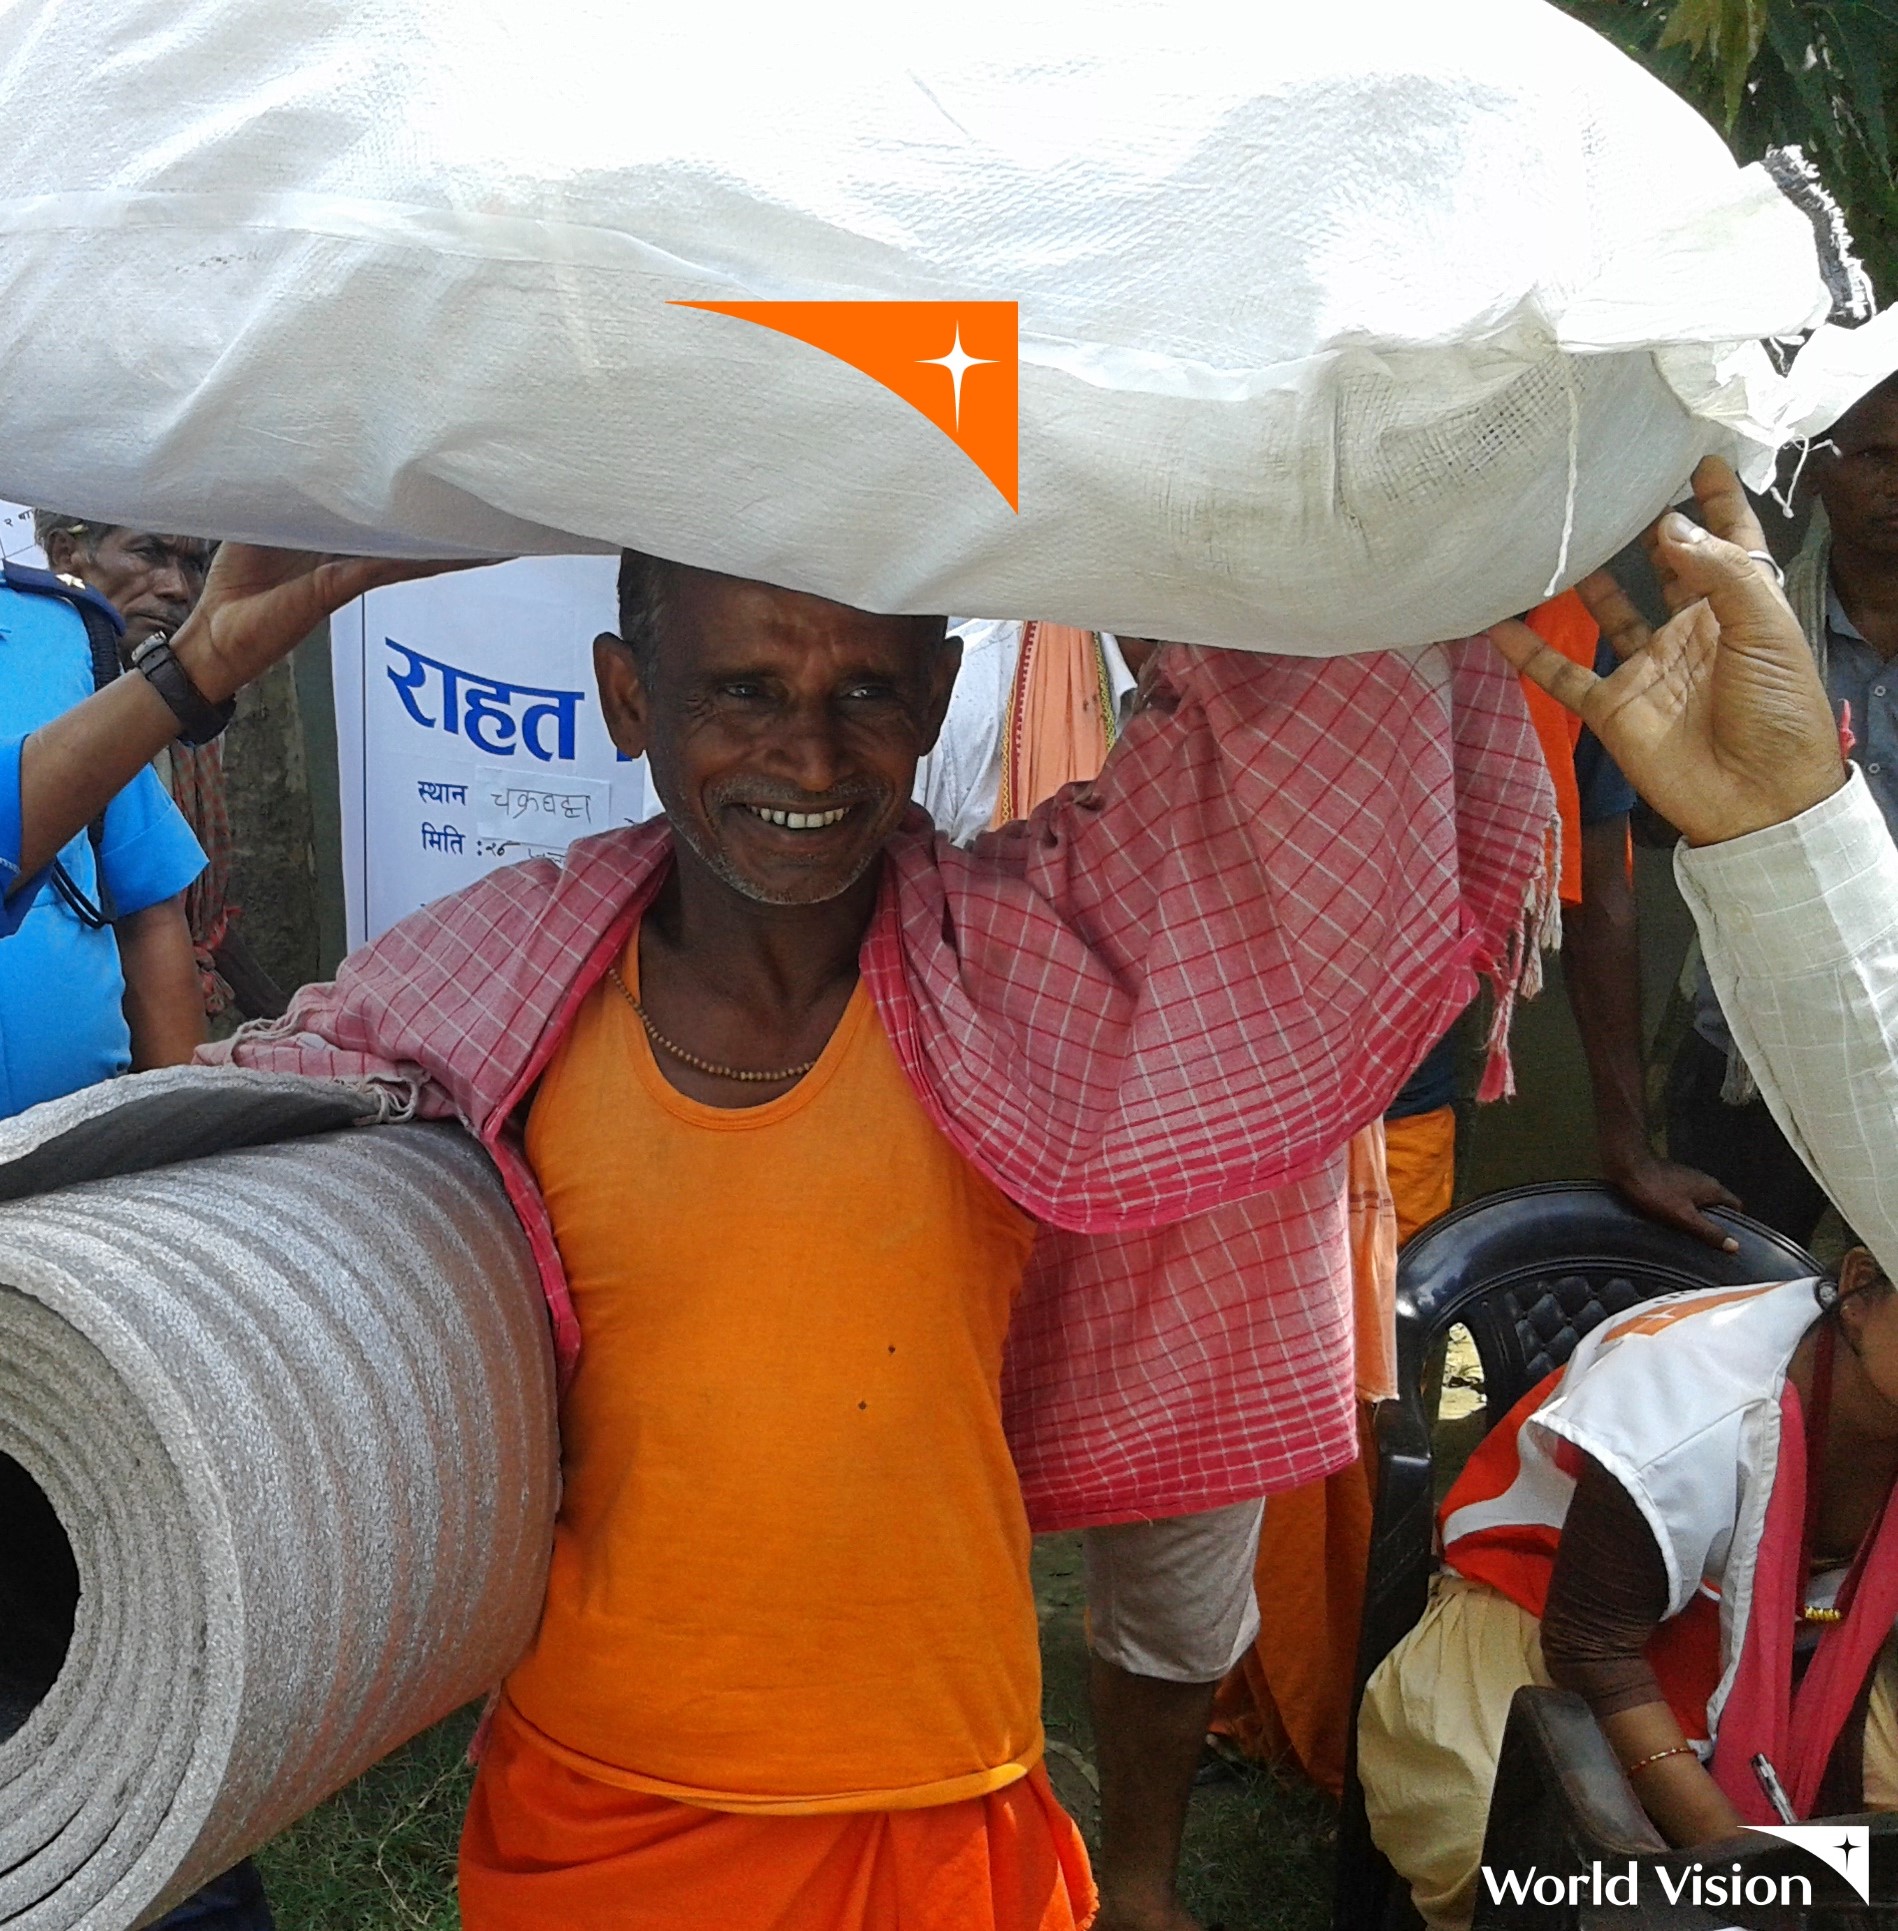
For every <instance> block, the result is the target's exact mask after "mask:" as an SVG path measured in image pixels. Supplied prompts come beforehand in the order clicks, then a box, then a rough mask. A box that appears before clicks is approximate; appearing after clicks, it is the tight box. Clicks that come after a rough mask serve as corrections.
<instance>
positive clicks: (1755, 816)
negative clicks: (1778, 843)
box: [1681, 758, 1852, 850]
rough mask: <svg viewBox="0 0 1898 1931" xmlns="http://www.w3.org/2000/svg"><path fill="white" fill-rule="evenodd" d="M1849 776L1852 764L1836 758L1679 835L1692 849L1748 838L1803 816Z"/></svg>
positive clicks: (1683, 828) (1840, 787)
mask: <svg viewBox="0 0 1898 1931" xmlns="http://www.w3.org/2000/svg"><path fill="white" fill-rule="evenodd" d="M1851 776H1852V767H1851V766H1850V765H1849V764H1847V763H1846V761H1845V760H1844V758H1840V760H1839V762H1838V764H1837V765H1836V766H1829V767H1828V768H1827V769H1826V770H1824V771H1823V772H1815V773H1813V774H1812V776H1811V777H1810V779H1809V780H1808V781H1807V782H1805V783H1803V784H1793V785H1786V786H1783V787H1781V789H1780V790H1779V792H1778V794H1777V795H1776V796H1774V797H1772V798H1758V799H1752V800H1749V801H1748V802H1747V804H1746V806H1745V807H1744V808H1738V807H1736V808H1735V809H1734V810H1732V811H1730V812H1728V813H1726V814H1725V815H1724V816H1723V818H1722V819H1721V820H1719V821H1718V822H1713V821H1710V822H1708V823H1707V824H1704V825H1700V826H1697V827H1692V828H1689V827H1687V826H1683V827H1682V828H1681V836H1682V837H1683V838H1684V839H1685V840H1686V841H1687V844H1688V846H1689V848H1690V849H1694V850H1698V849H1699V848H1700V847H1702V846H1705V845H1724V844H1727V843H1728V842H1729V841H1730V840H1732V839H1735V838H1749V837H1751V836H1752V834H1753V833H1754V832H1756V831H1766V830H1768V829H1769V828H1770V827H1771V826H1773V825H1783V824H1786V823H1788V822H1789V821H1790V820H1792V819H1794V818H1799V817H1803V816H1804V815H1805V813H1807V812H1808V811H1811V810H1812V809H1813V807H1814V806H1815V805H1822V804H1824V803H1825V801H1826V800H1827V799H1828V798H1830V797H1833V796H1835V795H1836V794H1837V793H1838V792H1840V791H1843V790H1844V789H1845V786H1846V784H1847V783H1848V782H1849V781H1850V779H1851Z"/></svg>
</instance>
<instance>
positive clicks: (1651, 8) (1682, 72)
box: [1557, 0, 1898, 303]
mask: <svg viewBox="0 0 1898 1931" xmlns="http://www.w3.org/2000/svg"><path fill="white" fill-rule="evenodd" d="M1557 4H1558V5H1560V6H1562V7H1563V9H1564V10H1565V11H1566V12H1568V13H1572V14H1573V15H1574V16H1575V17H1576V18H1577V19H1578V20H1584V21H1586V22H1587V23H1588V25H1589V26H1591V27H1593V28H1594V29H1595V30H1596V31H1597V32H1598V33H1601V34H1604V35H1605V36H1606V37H1607V38H1608V39H1610V40H1612V41H1613V42H1614V43H1615V44H1616V45H1617V46H1619V47H1621V48H1623V49H1625V50H1626V51H1627V52H1628V53H1630V54H1632V55H1633V56H1634V57H1635V58H1636V59H1637V60H1638V61H1640V62H1641V63H1642V65H1643V66H1645V67H1646V68H1648V69H1649V71H1650V72H1652V73H1653V74H1655V75H1656V76H1658V78H1660V79H1661V80H1664V81H1665V82H1666V83H1667V84H1668V85H1669V86H1670V87H1672V88H1673V89H1674V90H1675V92H1676V93H1678V94H1681V95H1683V96H1684V97H1685V98H1686V99H1688V100H1689V101H1691V102H1692V103H1693V104H1694V105H1695V106H1696V107H1697V108H1699V109H1700V111H1701V112H1702V113H1703V114H1705V115H1706V116H1707V118H1708V119H1709V120H1710V121H1712V122H1713V123H1714V125H1715V126H1716V127H1719V128H1720V129H1722V131H1723V132H1724V133H1725V134H1726V136H1727V139H1728V140H1729V141H1730V142H1731V143H1732V146H1733V150H1734V152H1735V153H1736V154H1737V155H1738V156H1739V157H1740V159H1741V160H1743V161H1754V160H1758V159H1759V157H1760V156H1761V155H1762V154H1763V153H1764V152H1765V151H1766V150H1767V149H1768V148H1769V147H1780V146H1798V147H1801V148H1804V149H1805V151H1806V153H1807V155H1808V156H1809V157H1810V158H1811V159H1812V160H1813V161H1815V162H1816V163H1817V164H1818V167H1819V171H1820V174H1821V176H1822V177H1823V178H1824V181H1825V184H1826V186H1827V187H1828V188H1830V189H1831V191H1832V193H1833V194H1834V195H1835V196H1836V197H1837V198H1838V200H1839V202H1840V204H1841V205H1842V206H1843V207H1844V209H1845V216H1846V221H1847V223H1848V225H1849V226H1850V228H1851V230H1852V235H1853V238H1854V240H1855V241H1856V242H1857V244H1858V248H1859V252H1860V255H1861V256H1862V258H1863V260H1864V262H1865V265H1866V267H1867V268H1868V269H1869V270H1870V271H1871V276H1872V281H1873V284H1874V286H1875V287H1876V289H1877V290H1878V297H1879V300H1880V301H1881V303H1882V302H1889V301H1891V300H1892V299H1894V297H1898V151H1895V150H1894V144H1893V136H1894V132H1895V131H1898V0H1557ZM1656 191H1657V192H1658V193H1665V192H1666V186H1665V184H1664V183H1657V184H1656Z"/></svg>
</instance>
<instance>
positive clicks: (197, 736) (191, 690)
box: [132, 630, 237, 746]
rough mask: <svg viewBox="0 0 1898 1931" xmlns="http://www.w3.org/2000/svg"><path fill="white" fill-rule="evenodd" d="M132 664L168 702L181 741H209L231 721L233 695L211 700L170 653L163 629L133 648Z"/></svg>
mask: <svg viewBox="0 0 1898 1931" xmlns="http://www.w3.org/2000/svg"><path fill="white" fill-rule="evenodd" d="M132 668H133V669H134V670H135V671H137V672H139V674H140V675H141V676H143V677H144V679H145V681H146V682H147V683H149V684H150V685H151V687H152V689H153V690H155V691H156V692H157V693H158V695H159V696H160V697H162V698H163V699H164V700H165V702H166V703H167V704H169V705H170V706H171V714H172V716H173V717H175V718H176V719H177V720H178V737H179V740H180V741H181V742H182V743H185V744H189V745H193V746H196V745H202V744H209V743H210V742H211V740H212V739H213V738H214V737H216V736H217V734H218V733H219V732H220V731H222V730H223V729H224V727H225V725H227V724H228V723H230V721H231V714H232V713H233V712H234V711H235V710H236V709H237V699H236V698H234V697H227V698H226V699H225V700H224V702H223V703H222V704H213V703H212V702H211V700H210V699H209V698H208V697H206V696H205V694H204V693H203V692H202V691H201V690H199V689H198V687H197V685H195V684H194V683H192V681H191V677H190V674H189V673H188V672H187V671H186V669H185V667H184V666H183V665H182V664H181V663H179V661H178V659H177V658H176V657H175V656H173V655H172V649H171V639H170V638H169V637H167V636H166V635H165V633H164V632H163V631H162V630H161V631H160V632H159V633H158V634H157V635H156V636H154V637H148V638H146V640H145V641H144V642H143V643H142V644H140V645H139V647H138V648H137V649H136V650H135V651H133V653H132Z"/></svg>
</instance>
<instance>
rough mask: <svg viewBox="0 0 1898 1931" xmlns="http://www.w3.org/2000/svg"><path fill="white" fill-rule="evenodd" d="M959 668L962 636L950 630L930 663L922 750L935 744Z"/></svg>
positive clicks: (925, 753) (931, 749) (925, 751)
mask: <svg viewBox="0 0 1898 1931" xmlns="http://www.w3.org/2000/svg"><path fill="white" fill-rule="evenodd" d="M961 668H962V639H961V638H960V637H958V636H957V635H956V634H955V633H954V632H953V631H951V632H950V633H949V635H948V636H947V637H945V638H944V639H943V641H942V643H941V644H940V645H939V646H938V647H937V650H936V653H935V656H934V657H933V658H932V659H931V660H930V665H929V708H928V710H927V711H925V712H924V714H923V753H924V755H925V756H927V755H928V754H929V753H930V752H931V751H933V750H935V748H936V740H937V739H938V738H939V737H940V736H941V735H942V721H943V719H944V718H946V717H947V716H948V715H949V699H950V698H951V696H953V695H954V692H955V688H956V672H957V671H959V670H960V669H961Z"/></svg>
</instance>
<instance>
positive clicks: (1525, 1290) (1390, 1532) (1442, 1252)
mask: <svg viewBox="0 0 1898 1931" xmlns="http://www.w3.org/2000/svg"><path fill="white" fill-rule="evenodd" d="M1714 1218H1715V1219H1717V1220H1718V1221H1720V1223H1721V1224H1722V1225H1723V1226H1725V1227H1726V1228H1727V1229H1728V1230H1729V1231H1730V1232H1731V1233H1732V1235H1733V1238H1734V1239H1735V1241H1737V1242H1738V1243H1739V1249H1738V1252H1736V1253H1732V1254H1723V1253H1721V1252H1720V1251H1719V1250H1718V1249H1717V1248H1713V1247H1709V1246H1708V1245H1707V1244H1706V1243H1705V1242H1704V1241H1699V1240H1695V1239H1694V1238H1693V1236H1692V1235H1690V1234H1683V1233H1677V1232H1675V1231H1674V1230H1673V1229H1671V1228H1667V1227H1659V1226H1656V1225H1655V1224H1654V1222H1652V1221H1650V1220H1644V1219H1643V1218H1642V1217H1641V1216H1640V1215H1639V1214H1637V1213H1636V1212H1635V1211H1634V1209H1633V1208H1632V1207H1630V1206H1629V1205H1628V1204H1627V1203H1626V1202H1625V1201H1624V1200H1623V1199H1622V1198H1621V1196H1620V1195H1619V1194H1617V1193H1615V1192H1613V1191H1612V1190H1611V1189H1609V1188H1607V1187H1604V1186H1600V1185H1597V1184H1596V1183H1594V1182H1592V1181H1585V1180H1561V1181H1553V1182H1550V1183H1548V1184H1546V1185H1543V1186H1539V1187H1517V1188H1514V1189H1512V1190H1511V1191H1510V1192H1508V1193H1497V1194H1490V1195H1488V1196H1487V1197H1486V1198H1484V1199H1482V1200H1474V1201H1472V1202H1471V1203H1470V1204H1469V1205H1468V1206H1467V1207H1462V1208H1459V1209H1458V1210H1457V1211H1456V1212H1455V1213H1452V1214H1446V1215H1445V1216H1444V1217H1443V1218H1442V1219H1441V1220H1437V1221H1433V1222H1432V1223H1431V1224H1430V1225H1429V1226H1428V1227H1426V1228H1425V1229H1424V1230H1423V1232H1422V1233H1420V1234H1418V1235H1417V1236H1416V1237H1415V1238H1414V1239H1413V1240H1411V1241H1410V1242H1409V1243H1408V1244H1407V1245H1406V1246H1405V1248H1404V1250H1403V1252H1402V1254H1400V1255H1399V1256H1398V1261H1397V1385H1398V1393H1397V1399H1396V1400H1395V1401H1386V1402H1380V1403H1379V1404H1378V1407H1377V1411H1376V1414H1375V1417H1374V1423H1375V1432H1376V1436H1377V1487H1376V1493H1375V1499H1374V1501H1373V1505H1372V1513H1371V1550H1370V1561H1369V1565H1368V1571H1367V1574H1366V1576H1365V1589H1364V1611H1363V1620H1362V1622H1361V1624H1360V1626H1359V1632H1358V1662H1357V1685H1356V1694H1355V1695H1354V1697H1353V1699H1352V1724H1351V1736H1350V1738H1349V1741H1348V1744H1347V1750H1348V1759H1349V1760H1348V1762H1347V1766H1346V1775H1345V1792H1344V1805H1343V1809H1342V1811H1341V1813H1340V1816H1339V1821H1338V1894H1337V1904H1336V1909H1335V1916H1334V1920H1333V1922H1334V1924H1335V1925H1336V1926H1337V1927H1338V1931H1376V1928H1377V1927H1389V1926H1399V1925H1415V1924H1418V1923H1419V1922H1420V1920H1419V1919H1418V1918H1417V1917H1416V1915H1415V1913H1414V1912H1413V1911H1412V1910H1411V1908H1410V1900H1409V1898H1408V1897H1407V1896H1405V1895H1404V1894H1403V1889H1402V1886H1401V1885H1398V1884H1396V1883H1395V1880H1394V1878H1393V1876H1392V1873H1391V1870H1390V1867H1389V1865H1388V1864H1386V1863H1385V1861H1384V1859H1383V1858H1382V1857H1381V1856H1380V1855H1379V1853H1378V1852H1377V1851H1376V1849H1375V1848H1374V1847H1373V1846H1372V1843H1371V1840H1370V1833H1369V1830H1368V1828H1367V1826H1366V1823H1365V1819H1364V1793H1363V1791H1362V1789H1361V1788H1360V1787H1359V1785H1358V1781H1357V1749H1356V1744H1357V1702H1358V1698H1360V1697H1362V1695H1363V1693H1364V1685H1365V1682H1366V1680H1367V1679H1368V1678H1369V1676H1370V1674H1371V1672H1372V1671H1373V1670H1374V1669H1375V1668H1376V1667H1377V1665H1378V1664H1379V1663H1381V1662H1382V1661H1383V1660H1384V1658H1385V1657H1386V1656H1387V1655H1389V1654H1390V1652H1391V1650H1392V1649H1393V1648H1394V1647H1395V1646H1396V1644H1397V1642H1398V1641H1399V1640H1400V1639H1401V1638H1402V1637H1403V1635H1404V1634H1405V1633H1406V1632H1407V1631H1408V1630H1409V1629H1410V1628H1411V1627H1412V1625H1413V1624H1415V1622H1416V1621H1417V1618H1418V1617H1419V1616H1421V1615H1422V1614H1423V1611H1424V1604H1425V1602H1426V1601H1427V1599H1428V1596H1429V1589H1430V1572H1431V1568H1432V1566H1433V1563H1434V1559H1435V1542H1434V1533H1433V1531H1434V1526H1435V1521H1436V1497H1435V1492H1434V1475H1435V1469H1434V1461H1433V1456H1432V1450H1431V1426H1432V1423H1433V1422H1434V1420H1435V1417H1434V1416H1432V1415H1430V1414H1427V1413H1426V1412H1425V1409H1424V1378H1425V1374H1426V1371H1427V1369H1428V1367H1429V1363H1430V1358H1431V1355H1432V1353H1433V1352H1434V1350H1435V1349H1436V1347H1437V1344H1438V1343H1439V1342H1440V1341H1441V1340H1442V1339H1443V1338H1444V1336H1445V1335H1446V1334H1447V1333H1448V1332H1449V1330H1450V1329H1451V1328H1453V1327H1455V1326H1457V1325H1459V1324H1461V1325H1462V1326H1464V1327H1467V1328H1468V1329H1469V1331H1470V1337H1471V1339H1472V1340H1473V1341H1474V1342H1475V1343H1476V1353H1477V1358H1478V1360H1479V1361H1480V1362H1481V1363H1482V1368H1483V1392H1484V1400H1485V1403H1486V1407H1487V1416H1486V1424H1485V1425H1486V1426H1491V1427H1493V1426H1494V1425H1495V1424H1496V1423H1497V1422H1498V1421H1500V1420H1501V1419H1502V1417H1503V1416H1504V1415H1506V1414H1507V1413H1508V1412H1509V1410H1510V1409H1511V1408H1513V1407H1514V1406H1515V1405H1516V1403H1517V1402H1518V1401H1519V1400H1520V1399H1521V1398H1522V1396H1523V1395H1524V1394H1526V1393H1527V1392H1528V1390H1529V1389H1531V1388H1533V1387H1534V1386H1535V1385H1536V1383H1537V1382H1538V1381H1540V1380H1541V1379H1542V1378H1543V1377H1544V1376H1545V1375H1547V1374H1549V1373H1551V1372H1552V1371H1553V1370H1554V1369H1556V1368H1559V1367H1562V1366H1563V1365H1564V1364H1565V1363H1566V1362H1567V1360H1568V1358H1569V1356H1570V1355H1571V1354H1573V1353H1574V1352H1575V1347H1576V1344H1577V1343H1578V1342H1579V1341H1580V1340H1581V1338H1582V1337H1583V1335H1585V1334H1586V1333H1588V1331H1589V1330H1590V1329H1591V1328H1594V1327H1598V1326H1599V1325H1600V1324H1601V1323H1602V1322H1603V1321H1605V1320H1607V1319H1609V1317H1610V1316H1612V1315H1616V1314H1619V1313H1620V1312H1621V1311H1622V1310H1623V1309H1624V1308H1630V1307H1633V1306H1634V1305H1635V1304H1636V1303H1637V1302H1639V1301H1648V1300H1653V1299H1655V1298H1656V1297H1657V1296H1659V1295H1662V1294H1678V1293H1683V1292H1688V1291H1691V1290H1693V1289H1695V1288H1704V1287H1745V1286H1749V1285H1751V1284H1753V1283H1754V1282H1759V1281H1793V1280H1800V1279H1803V1278H1804V1277H1805V1276H1807V1275H1812V1274H1817V1273H1818V1272H1819V1271H1820V1270H1819V1264H1818V1262H1817V1261H1815V1260H1814V1259H1813V1258H1812V1256H1811V1255H1810V1254H1808V1253H1806V1252H1805V1251H1804V1249H1802V1248H1800V1247H1796V1246H1795V1245H1794V1244H1793V1243H1792V1242H1791V1241H1789V1240H1787V1239H1785V1238H1784V1237H1783V1236H1782V1235H1779V1234H1776V1233H1774V1232H1773V1230H1772V1229H1771V1228H1770V1227H1763V1226H1761V1225H1760V1223H1759V1222H1758V1221H1756V1220H1749V1219H1747V1217H1746V1216H1745V1215H1744V1214H1734V1213H1728V1212H1726V1211H1725V1210H1723V1209H1716V1210H1715V1212H1714Z"/></svg>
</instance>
